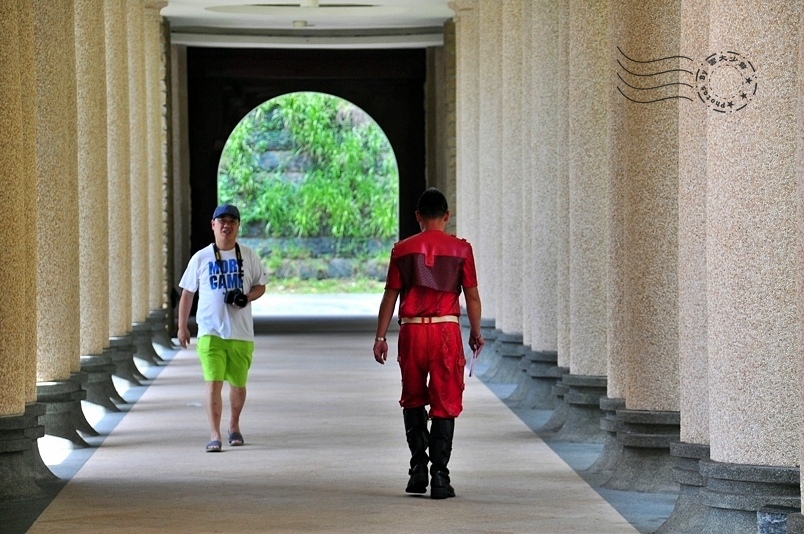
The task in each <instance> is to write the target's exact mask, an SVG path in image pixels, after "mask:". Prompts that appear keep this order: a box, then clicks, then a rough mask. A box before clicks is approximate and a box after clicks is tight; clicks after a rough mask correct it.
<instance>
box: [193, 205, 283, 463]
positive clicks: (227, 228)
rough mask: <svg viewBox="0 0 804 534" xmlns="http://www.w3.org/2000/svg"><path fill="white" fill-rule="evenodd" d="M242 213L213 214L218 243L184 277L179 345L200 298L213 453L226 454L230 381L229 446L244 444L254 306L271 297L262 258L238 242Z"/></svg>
mask: <svg viewBox="0 0 804 534" xmlns="http://www.w3.org/2000/svg"><path fill="white" fill-rule="evenodd" d="M239 226H240V211H239V210H238V209H237V207H235V206H232V205H231V204H223V205H221V206H218V207H217V208H216V209H215V213H214V214H213V215H212V231H213V232H214V234H215V242H214V243H213V244H211V245H209V246H208V247H205V248H203V249H201V250H199V251H198V252H196V253H195V254H194V255H193V257H192V258H190V263H188V264H187V269H186V270H185V271H184V275H182V277H181V281H180V282H179V287H181V288H182V294H181V299H180V300H179V332H178V338H179V343H181V346H182V347H183V348H187V345H188V344H189V342H190V330H189V329H188V328H187V321H188V320H189V318H190V308H191V307H192V305H193V296H194V295H195V293H196V292H197V293H198V308H197V310H196V315H195V319H196V324H197V325H198V341H197V342H196V351H197V352H198V358H199V360H200V361H201V368H202V370H203V372H204V381H205V382H206V394H205V398H204V400H205V406H206V411H207V418H208V419H209V426H210V438H211V440H210V442H209V443H207V447H206V450H207V452H220V450H221V446H222V441H221V430H220V425H221V412H222V411H223V400H222V397H221V391H222V389H223V382H224V381H226V382H229V404H230V408H231V415H230V418H229V432H228V438H229V445H231V446H238V445H243V435H242V434H241V433H240V413H241V412H242V411H243V405H244V404H245V402H246V382H247V379H248V370H249V368H250V367H251V360H252V356H253V354H254V320H253V317H252V315H251V301H252V300H256V299H258V298H260V297H261V296H262V295H263V294H265V284H266V283H267V280H268V278H267V275H266V273H265V267H264V266H263V264H262V261H260V258H259V256H257V254H256V253H255V252H254V251H253V250H251V249H250V248H248V247H246V246H241V245H240V244H238V243H237V230H238V227H239Z"/></svg>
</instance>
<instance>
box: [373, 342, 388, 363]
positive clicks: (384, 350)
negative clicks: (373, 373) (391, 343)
mask: <svg viewBox="0 0 804 534" xmlns="http://www.w3.org/2000/svg"><path fill="white" fill-rule="evenodd" d="M374 359H375V360H377V363H379V364H382V365H385V360H387V359H388V342H387V341H375V342H374Z"/></svg>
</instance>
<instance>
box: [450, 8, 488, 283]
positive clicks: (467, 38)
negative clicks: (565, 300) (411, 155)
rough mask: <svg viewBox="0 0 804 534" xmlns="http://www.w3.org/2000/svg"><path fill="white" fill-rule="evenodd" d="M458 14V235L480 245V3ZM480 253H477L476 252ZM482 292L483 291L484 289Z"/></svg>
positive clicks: (459, 9)
mask: <svg viewBox="0 0 804 534" xmlns="http://www.w3.org/2000/svg"><path fill="white" fill-rule="evenodd" d="M451 7H452V9H453V10H454V11H455V40H456V63H457V65H456V78H457V80H456V87H457V102H456V107H457V116H456V119H455V120H456V131H457V135H456V137H457V139H456V141H457V156H458V158H457V161H456V164H457V183H456V200H457V202H458V203H459V204H460V206H461V213H463V216H461V217H459V218H458V220H457V221H456V222H457V229H458V235H460V236H462V237H464V238H465V239H466V240H467V241H469V242H470V243H472V244H473V245H476V244H478V243H479V241H478V234H479V231H480V225H479V222H478V214H479V213H480V204H481V202H482V201H483V199H482V196H481V195H482V190H481V188H480V184H479V177H480V172H479V169H478V166H479V165H480V164H479V157H478V138H479V126H478V119H479V116H478V115H479V102H478V84H479V80H480V73H479V72H478V47H479V46H480V44H479V39H478V28H477V27H478V19H477V12H478V0H457V1H455V2H453V3H452V4H451ZM476 253H477V252H476ZM481 289H483V288H482V287H481Z"/></svg>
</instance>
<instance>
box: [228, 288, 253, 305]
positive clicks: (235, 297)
mask: <svg viewBox="0 0 804 534" xmlns="http://www.w3.org/2000/svg"><path fill="white" fill-rule="evenodd" d="M223 301H224V302H225V303H226V304H231V305H232V306H237V307H238V308H245V307H246V306H247V305H248V297H247V296H246V295H245V294H244V293H243V292H242V291H241V290H240V289H232V290H231V291H227V292H226V294H225V295H224V296H223Z"/></svg>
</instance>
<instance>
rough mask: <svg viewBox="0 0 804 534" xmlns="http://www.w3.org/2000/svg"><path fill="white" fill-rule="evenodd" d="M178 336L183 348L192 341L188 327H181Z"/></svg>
mask: <svg viewBox="0 0 804 534" xmlns="http://www.w3.org/2000/svg"><path fill="white" fill-rule="evenodd" d="M178 338H179V344H181V348H183V349H186V348H187V345H188V344H189V343H190V331H189V330H188V329H187V328H179V334H178Z"/></svg>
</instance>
